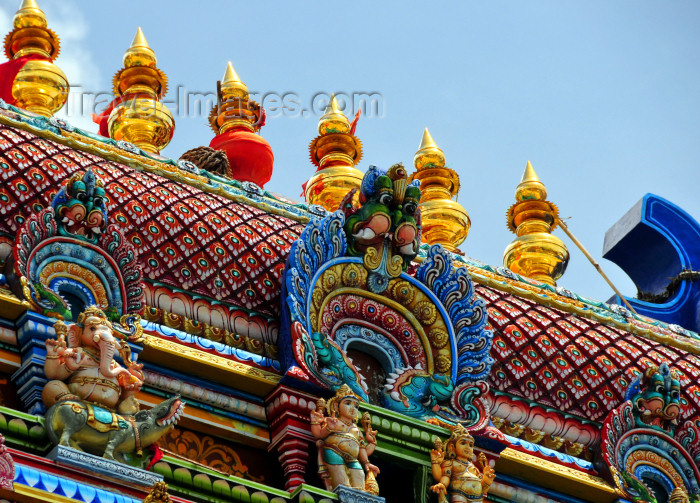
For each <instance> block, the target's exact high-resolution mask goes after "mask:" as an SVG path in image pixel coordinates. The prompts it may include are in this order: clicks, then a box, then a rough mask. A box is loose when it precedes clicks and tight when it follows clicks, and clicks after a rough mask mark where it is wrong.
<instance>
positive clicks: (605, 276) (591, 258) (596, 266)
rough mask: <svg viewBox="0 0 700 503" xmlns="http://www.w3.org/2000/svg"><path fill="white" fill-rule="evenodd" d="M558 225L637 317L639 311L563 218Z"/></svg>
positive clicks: (559, 219)
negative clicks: (628, 300) (614, 283)
mask: <svg viewBox="0 0 700 503" xmlns="http://www.w3.org/2000/svg"><path fill="white" fill-rule="evenodd" d="M557 224H559V227H561V230H563V231H564V233H565V234H566V235H567V236H569V239H571V241H573V242H574V244H575V245H576V246H577V247H578V249H579V250H581V252H582V253H583V254H584V255H585V256H586V258H587V259H588V261H589V262H590V263H591V264H593V267H595V269H596V271H598V274H600V275H601V276H602V277H603V279H604V280H605V281H606V282H607V283H608V285H610V288H612V289H613V292H615V294H616V295H617V296H618V297H620V299H622V302H624V303H625V306H627V309H629V310H630V311H631V312H632V313H634V314H635V315H636V314H637V311H635V310H634V308H633V307H632V306H631V305H630V303H629V302H627V299H625V297H624V295H622V294H621V293H620V291H619V290H618V289H617V288H616V287H615V285H613V283H612V281H610V278H608V277H607V275H606V274H605V273H604V272H603V269H601V267H600V265H599V264H598V262H596V261H595V259H594V258H593V256H592V255H591V254H590V253H588V250H586V248H585V247H584V246H583V245H582V244H581V241H579V240H578V239H576V236H574V235H573V234H572V233H571V231H570V230H569V228H568V227H567V226H566V224H565V223H564V221H563V220H562V219H561V218H557Z"/></svg>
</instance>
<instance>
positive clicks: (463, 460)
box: [430, 424, 496, 503]
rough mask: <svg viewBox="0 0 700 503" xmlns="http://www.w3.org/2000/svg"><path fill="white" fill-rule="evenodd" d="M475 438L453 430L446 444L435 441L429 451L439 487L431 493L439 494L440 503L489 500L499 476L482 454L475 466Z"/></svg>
mask: <svg viewBox="0 0 700 503" xmlns="http://www.w3.org/2000/svg"><path fill="white" fill-rule="evenodd" d="M473 458H474V437H472V436H471V435H470V434H469V432H468V431H467V430H466V429H465V428H464V427H463V426H462V425H459V424H458V425H457V426H455V427H453V429H452V435H451V436H450V438H449V439H447V441H446V442H445V443H444V444H443V443H442V442H441V441H440V439H436V440H435V444H434V449H433V450H432V451H430V462H431V464H432V467H433V477H434V478H435V481H436V482H437V484H435V485H434V486H431V488H430V489H431V490H432V491H433V492H435V493H437V494H438V501H439V502H440V503H447V502H449V503H467V502H468V503H481V502H482V501H484V498H485V497H486V493H487V492H488V490H489V488H490V487H491V484H492V483H493V480H494V479H495V478H496V472H495V471H494V470H493V468H491V466H490V465H489V463H488V460H487V459H486V456H485V455H484V453H483V452H482V453H481V454H479V459H478V460H477V463H478V465H479V466H478V467H477V465H475V464H474V462H473V461H474V460H473Z"/></svg>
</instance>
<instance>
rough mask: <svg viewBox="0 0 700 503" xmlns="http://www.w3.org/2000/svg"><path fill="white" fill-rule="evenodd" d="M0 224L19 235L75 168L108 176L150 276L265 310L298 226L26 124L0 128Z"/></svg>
mask: <svg viewBox="0 0 700 503" xmlns="http://www.w3.org/2000/svg"><path fill="white" fill-rule="evenodd" d="M0 151H1V152H0V177H1V178H2V180H3V185H2V187H1V188H0V198H2V201H3V204H2V207H1V208H0V215H2V216H3V219H2V221H0V231H2V232H6V233H7V234H9V235H11V236H14V235H15V234H16V233H17V230H18V229H19V227H20V226H21V224H22V223H23V222H24V220H25V219H26V218H27V217H28V216H29V214H30V213H32V212H39V211H41V210H42V209H43V208H45V207H47V206H49V205H50V203H51V200H52V198H53V197H54V196H55V195H56V192H57V191H58V189H59V188H60V187H61V186H62V185H63V184H64V182H66V181H67V180H68V179H69V178H70V177H71V175H73V174H74V173H76V172H78V171H84V170H86V169H87V168H93V171H94V173H95V174H96V175H97V176H98V177H99V178H101V179H102V181H103V182H104V184H105V188H106V192H107V198H108V202H107V209H108V212H109V214H110V215H111V218H112V220H113V222H114V223H116V224H117V225H119V227H120V228H121V229H122V230H123V232H124V233H125V235H126V237H127V239H128V240H129V241H130V242H131V243H132V244H133V245H134V247H135V248H136V250H137V252H138V254H139V257H140V258H141V263H142V267H143V272H144V277H145V278H147V279H149V280H151V281H153V282H158V283H162V284H165V285H168V286H170V287H173V288H179V289H183V290H187V291H189V292H192V293H196V294H200V295H204V296H206V297H209V298H212V299H215V300H218V301H222V302H226V303H229V304H231V305H234V306H237V307H243V308H245V309H249V310H252V311H257V312H260V313H264V314H268V315H277V314H278V313H279V306H280V300H279V293H280V278H281V275H282V271H283V269H284V263H285V260H286V257H287V255H288V253H289V248H290V246H291V243H292V242H294V240H296V239H297V237H298V234H299V232H300V229H301V228H302V225H301V224H300V223H299V222H297V221H294V220H291V219H289V218H286V217H284V216H281V215H275V214H271V213H269V212H267V211H264V210H262V209H259V208H257V207H255V206H251V205H247V204H242V203H237V202H233V201H231V200H229V199H226V198H224V197H222V196H220V195H217V194H212V193H206V192H204V191H202V190H200V189H198V188H196V187H193V186H191V185H187V184H184V183H176V182H173V181H171V180H168V179H166V178H163V177H162V176H159V175H157V174H153V173H148V172H143V171H137V170H135V169H133V168H131V167H129V166H126V165H125V164H121V163H118V162H113V161H108V160H105V159H103V158H101V157H98V156H97V155H94V154H91V153H89V152H84V151H79V150H76V149H73V148H69V147H67V146H65V145H62V144H60V143H56V142H53V141H50V140H47V139H44V138H40V137H38V136H36V135H34V134H32V133H30V132H27V131H23V130H19V129H12V128H8V127H5V126H2V127H0Z"/></svg>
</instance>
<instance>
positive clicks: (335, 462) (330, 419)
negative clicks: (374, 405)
mask: <svg viewBox="0 0 700 503" xmlns="http://www.w3.org/2000/svg"><path fill="white" fill-rule="evenodd" d="M359 403H360V397H358V396H357V395H356V394H355V393H353V392H352V390H351V389H350V388H349V387H348V386H347V385H345V384H344V385H342V386H341V387H340V388H339V389H338V391H337V392H336V395H335V396H334V397H333V398H331V399H330V400H329V401H328V405H327V411H328V414H329V415H328V416H326V415H324V412H323V408H324V406H326V403H325V400H323V399H321V400H319V401H318V402H317V404H316V410H314V411H312V412H311V433H312V434H313V435H314V437H316V438H317V439H318V442H317V443H316V445H317V446H318V449H319V453H318V458H319V463H318V466H319V475H320V476H321V478H322V479H323V480H324V482H325V484H326V488H327V489H328V490H331V491H332V490H333V489H335V488H336V487H337V486H339V485H344V486H349V487H352V488H354V489H360V490H363V491H367V492H370V493H373V494H377V493H378V490H379V488H378V486H377V484H376V481H375V476H376V475H378V474H379V468H377V467H376V466H374V465H373V464H372V463H370V462H369V456H370V455H371V454H372V453H373V452H374V449H375V447H376V446H377V439H376V434H377V432H376V431H375V430H372V428H371V422H370V421H371V419H370V417H369V414H368V413H365V415H363V417H362V424H363V427H364V435H362V433H361V431H360V428H359V427H358V426H357V421H358V419H359V409H358V406H359ZM365 472H366V476H365Z"/></svg>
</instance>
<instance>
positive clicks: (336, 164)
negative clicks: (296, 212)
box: [304, 94, 362, 211]
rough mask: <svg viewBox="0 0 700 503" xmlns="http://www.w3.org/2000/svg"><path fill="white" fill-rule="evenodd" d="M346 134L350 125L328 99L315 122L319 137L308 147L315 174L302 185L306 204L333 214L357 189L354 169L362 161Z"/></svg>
mask: <svg viewBox="0 0 700 503" xmlns="http://www.w3.org/2000/svg"><path fill="white" fill-rule="evenodd" d="M350 130H351V125H350V121H349V120H348V118H347V117H346V116H345V114H344V113H343V111H342V110H341V109H340V106H338V100H337V99H336V97H335V95H334V94H333V95H331V99H330V101H329V102H328V106H327V107H326V113H325V114H323V116H322V117H321V119H320V120H319V121H318V133H319V136H317V137H316V138H314V140H313V141H312V142H311V145H309V153H310V156H311V162H312V163H313V164H314V166H317V167H318V170H317V171H316V173H314V175H313V176H312V177H311V178H310V179H309V181H308V182H307V183H306V190H305V191H304V196H305V197H306V202H307V203H309V204H318V205H321V206H323V207H324V208H326V209H327V210H328V211H335V210H337V209H338V206H340V203H341V202H342V200H343V198H344V197H345V196H346V195H347V193H348V192H350V191H351V190H352V189H356V188H357V189H359V188H360V184H361V183H362V172H361V171H360V170H358V169H357V168H355V165H357V164H358V163H359V162H360V159H361V158H362V143H361V142H360V140H359V139H358V138H357V137H356V136H354V135H352V134H350Z"/></svg>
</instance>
